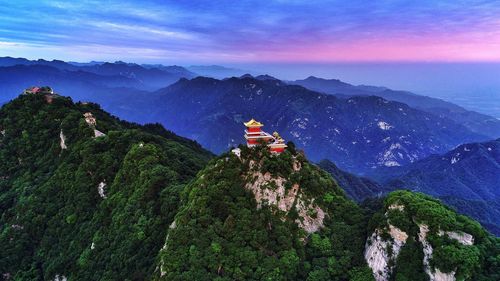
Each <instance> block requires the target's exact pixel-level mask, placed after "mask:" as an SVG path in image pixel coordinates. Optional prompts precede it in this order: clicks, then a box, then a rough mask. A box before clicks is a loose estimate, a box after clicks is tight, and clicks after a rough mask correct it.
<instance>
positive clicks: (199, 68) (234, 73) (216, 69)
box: [187, 65, 248, 79]
mask: <svg viewBox="0 0 500 281" xmlns="http://www.w3.org/2000/svg"><path fill="white" fill-rule="evenodd" d="M187 69H188V70H189V71H192V72H194V73H197V74H199V75H201V76H205V77H212V78H217V79H223V78H226V77H239V76H241V75H244V74H246V73H248V71H247V70H242V69H237V68H230V67H224V66H220V65H192V66H188V67H187Z"/></svg>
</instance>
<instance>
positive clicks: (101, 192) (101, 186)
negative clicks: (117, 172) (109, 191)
mask: <svg viewBox="0 0 500 281" xmlns="http://www.w3.org/2000/svg"><path fill="white" fill-rule="evenodd" d="M105 188H106V183H105V182H103V181H102V182H100V183H99V185H98V186H97V192H99V196H101V198H103V199H106V198H107V197H106V190H105Z"/></svg>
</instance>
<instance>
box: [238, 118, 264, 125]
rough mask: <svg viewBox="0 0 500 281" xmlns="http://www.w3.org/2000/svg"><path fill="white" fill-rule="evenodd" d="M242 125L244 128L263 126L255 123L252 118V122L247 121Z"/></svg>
mask: <svg viewBox="0 0 500 281" xmlns="http://www.w3.org/2000/svg"><path fill="white" fill-rule="evenodd" d="M243 124H245V126H247V127H262V126H264V124H262V123H260V122H258V121H256V120H255V119H253V118H252V120H250V121H248V122H246V123H243Z"/></svg>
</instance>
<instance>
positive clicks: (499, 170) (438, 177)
mask: <svg viewBox="0 0 500 281" xmlns="http://www.w3.org/2000/svg"><path fill="white" fill-rule="evenodd" d="M374 177H375V178H377V179H378V180H380V181H381V182H382V183H384V184H385V185H387V186H388V187H389V188H390V189H396V188H405V189H410V190H413V191H418V192H423V193H426V194H429V195H432V196H434V197H437V198H441V199H442V200H443V201H444V202H446V203H447V204H449V205H450V206H453V207H454V208H456V209H457V210H460V211H461V212H462V213H464V214H467V215H469V216H471V217H473V218H475V219H477V220H479V221H480V222H481V223H482V224H483V225H485V226H486V227H487V228H488V229H489V230H490V231H492V232H494V233H496V234H497V235H500V228H499V225H500V189H499V188H498V187H499V186H500V139H498V140H495V141H489V142H483V143H469V144H464V145H460V146H458V147H457V148H455V149H453V150H451V151H449V152H447V153H445V154H442V155H432V156H430V157H427V158H425V159H422V160H420V161H417V162H415V163H413V164H409V165H407V166H405V167H396V168H390V169H389V168H388V169H381V170H379V171H376V175H375V176H374Z"/></svg>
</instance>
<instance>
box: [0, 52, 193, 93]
mask: <svg viewBox="0 0 500 281" xmlns="http://www.w3.org/2000/svg"><path fill="white" fill-rule="evenodd" d="M22 65H23V66H32V67H38V68H37V70H38V71H40V67H41V66H46V67H52V68H56V69H58V70H62V71H73V72H85V73H91V74H97V75H100V76H105V77H100V78H98V80H99V81H98V82H97V83H94V84H105V85H106V86H108V87H117V86H118V87H132V88H136V89H139V90H149V91H154V90H157V89H160V88H163V87H166V86H168V85H170V84H172V83H174V82H176V81H177V80H179V79H180V78H192V77H195V76H197V74H195V73H193V72H190V71H189V70H187V69H185V68H183V67H181V66H164V65H138V64H135V63H125V62H121V61H117V62H114V63H110V62H105V63H99V62H93V63H92V62H91V63H67V62H64V61H60V60H52V61H47V60H43V59H39V60H27V59H24V58H11V57H1V58H0V67H16V66H22ZM24 70H25V71H27V75H29V69H27V68H24ZM48 71H50V69H49V70H48ZM66 75H68V76H72V75H74V74H73V73H66ZM108 76H109V77H110V78H109V77H108ZM116 77H121V78H122V79H126V80H129V81H133V84H130V83H127V84H120V83H119V84H116V83H115V82H114V80H116ZM63 79H64V77H63ZM106 79H109V80H110V81H109V82H106V83H102V82H103V81H105V80H106ZM34 83H35V81H33V82H30V83H29V84H28V85H32V84H34ZM25 87H26V86H24V87H23V88H25ZM73 90H74V89H73ZM16 92H18V91H16ZM11 93H12V92H10V94H11Z"/></svg>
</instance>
